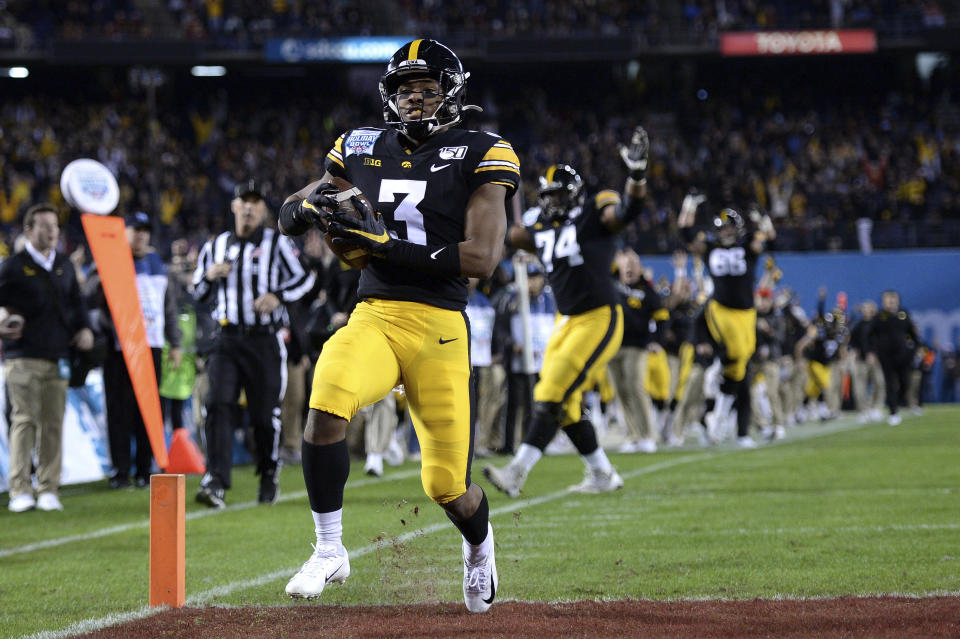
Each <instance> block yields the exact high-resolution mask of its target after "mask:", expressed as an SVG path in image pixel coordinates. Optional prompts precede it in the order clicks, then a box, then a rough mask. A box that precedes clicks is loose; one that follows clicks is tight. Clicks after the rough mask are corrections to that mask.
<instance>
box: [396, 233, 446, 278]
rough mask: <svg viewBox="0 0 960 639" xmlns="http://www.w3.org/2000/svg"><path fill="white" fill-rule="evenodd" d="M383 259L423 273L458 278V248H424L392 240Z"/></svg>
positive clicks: (411, 243) (420, 245) (419, 245)
mask: <svg viewBox="0 0 960 639" xmlns="http://www.w3.org/2000/svg"><path fill="white" fill-rule="evenodd" d="M384 259H385V260H386V261H388V262H390V263H392V264H396V265H398V266H405V267H407V268H412V269H415V270H418V271H421V272H423V273H429V274H431V275H440V276H442V277H460V246H459V245H458V244H447V245H446V246H424V245H422V244H414V243H413V242H407V241H404V240H394V241H393V242H391V243H390V246H389V247H388V248H387V251H386V254H385V255H384Z"/></svg>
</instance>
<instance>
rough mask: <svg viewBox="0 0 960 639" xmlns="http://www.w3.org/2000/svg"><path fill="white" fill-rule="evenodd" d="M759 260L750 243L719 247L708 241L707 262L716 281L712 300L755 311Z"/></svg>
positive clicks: (743, 242) (744, 242) (728, 305)
mask: <svg viewBox="0 0 960 639" xmlns="http://www.w3.org/2000/svg"><path fill="white" fill-rule="evenodd" d="M759 257H760V255H759V254H757V253H754V252H753V251H752V250H750V244H749V241H748V240H738V241H737V243H736V244H734V245H733V246H720V245H719V244H717V243H716V242H714V241H712V240H711V239H708V240H707V255H706V259H705V260H704V261H705V262H706V263H707V269H708V270H709V272H710V278H711V279H712V280H713V299H715V300H716V301H717V303H719V304H723V305H724V306H726V307H727V308H740V309H744V308H753V284H754V273H755V272H756V270H757V260H758V258H759Z"/></svg>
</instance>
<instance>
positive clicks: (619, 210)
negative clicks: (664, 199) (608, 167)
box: [600, 126, 650, 233]
mask: <svg viewBox="0 0 960 639" xmlns="http://www.w3.org/2000/svg"><path fill="white" fill-rule="evenodd" d="M649 155H650V140H649V138H648V137H647V131H646V130H645V129H644V128H643V127H642V126H638V127H636V128H634V130H633V135H632V136H631V138H630V144H629V145H623V146H621V147H620V158H621V159H622V160H623V163H624V164H625V165H626V167H627V170H628V171H629V175H628V176H627V181H626V183H625V184H624V186H623V198H622V199H621V200H620V201H619V202H618V203H617V204H609V205H607V206H605V207H604V208H603V211H601V213H600V222H601V223H602V224H603V225H604V226H605V227H606V228H607V229H608V230H610V231H612V232H614V233H616V232H618V231H621V230H622V229H624V228H625V227H626V226H627V225H628V224H630V222H632V221H633V220H635V219H636V218H637V216H639V215H640V212H641V211H642V210H643V198H644V197H646V195H647V163H648V159H649Z"/></svg>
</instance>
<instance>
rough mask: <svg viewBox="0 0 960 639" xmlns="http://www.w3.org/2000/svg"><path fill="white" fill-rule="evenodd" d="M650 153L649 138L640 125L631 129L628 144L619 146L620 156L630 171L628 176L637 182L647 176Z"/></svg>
mask: <svg viewBox="0 0 960 639" xmlns="http://www.w3.org/2000/svg"><path fill="white" fill-rule="evenodd" d="M649 155H650V139H649V138H648V137H647V131H646V129H644V128H643V127H642V126H637V127H636V128H635V129H634V130H633V137H631V138H630V145H629V146H621V147H620V157H621V158H622V159H623V163H624V164H626V165H627V170H629V171H630V177H631V178H632V179H634V180H637V181H638V182H639V181H640V180H643V179H644V178H646V177H647V160H648V158H649Z"/></svg>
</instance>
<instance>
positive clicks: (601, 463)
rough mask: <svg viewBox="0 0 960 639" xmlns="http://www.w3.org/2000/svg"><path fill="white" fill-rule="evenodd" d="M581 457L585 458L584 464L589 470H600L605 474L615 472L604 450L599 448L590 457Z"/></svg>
mask: <svg viewBox="0 0 960 639" xmlns="http://www.w3.org/2000/svg"><path fill="white" fill-rule="evenodd" d="M581 457H582V458H583V463H585V464H586V465H587V466H588V467H589V468H593V469H596V470H599V471H600V472H603V473H609V472H610V471H611V470H613V464H611V463H610V460H609V459H607V454H606V453H605V452H603V449H602V448H600V447H599V446H597V449H596V450H595V451H593V452H592V453H590V454H589V455H582V456H581Z"/></svg>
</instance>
